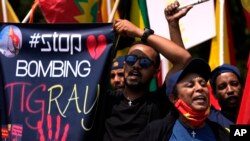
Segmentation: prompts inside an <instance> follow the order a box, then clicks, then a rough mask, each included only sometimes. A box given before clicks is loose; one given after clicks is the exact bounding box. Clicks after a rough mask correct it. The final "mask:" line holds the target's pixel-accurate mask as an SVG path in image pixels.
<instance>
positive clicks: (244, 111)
mask: <svg viewBox="0 0 250 141" xmlns="http://www.w3.org/2000/svg"><path fill="white" fill-rule="evenodd" d="M247 67H248V73H247V78H246V83H245V88H244V92H243V97H242V101H241V105H240V111H239V114H238V119H237V124H250V108H249V107H250V54H249V56H248V63H247Z"/></svg>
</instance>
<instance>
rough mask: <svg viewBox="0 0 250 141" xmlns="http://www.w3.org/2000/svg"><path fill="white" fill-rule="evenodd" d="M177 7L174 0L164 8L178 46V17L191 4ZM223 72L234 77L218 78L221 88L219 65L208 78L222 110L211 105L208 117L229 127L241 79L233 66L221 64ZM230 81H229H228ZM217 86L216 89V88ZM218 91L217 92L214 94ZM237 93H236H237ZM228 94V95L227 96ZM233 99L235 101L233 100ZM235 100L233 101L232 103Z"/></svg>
mask: <svg viewBox="0 0 250 141" xmlns="http://www.w3.org/2000/svg"><path fill="white" fill-rule="evenodd" d="M178 7H179V2H178V1H175V2H173V3H171V4H169V5H168V6H167V7H166V8H165V11H164V12H165V17H166V19H167V21H168V23H169V26H170V27H171V28H169V29H170V30H169V31H170V37H171V40H172V41H174V42H175V43H177V44H179V45H180V46H183V47H184V44H183V41H182V38H181V32H180V27H179V24H178V22H179V19H180V18H181V17H183V16H185V15H186V14H187V12H188V11H189V10H190V9H191V8H192V5H190V6H187V7H185V8H183V9H181V10H177V9H178ZM222 68H223V72H232V74H231V75H233V74H235V75H234V77H233V76H231V75H230V76H231V77H229V76H226V77H228V78H226V77H225V78H224V79H227V80H219V81H220V82H219V83H220V84H221V86H220V87H224V88H221V90H218V89H219V88H218V87H217V86H219V83H217V84H216V81H215V80H216V78H217V76H218V75H219V74H220V73H222V71H220V70H221V67H218V68H217V69H215V71H213V73H212V74H213V75H212V80H210V83H211V81H213V82H212V89H213V93H215V95H217V96H216V97H217V98H218V101H219V103H220V105H222V107H223V108H222V111H217V110H215V108H214V107H213V106H211V112H210V115H209V119H210V120H212V121H215V122H218V123H219V124H221V125H222V126H223V127H225V128H227V129H229V126H230V125H231V124H234V123H235V122H236V118H237V115H238V110H239V106H240V99H241V95H242V85H241V82H240V81H241V80H240V72H239V70H238V69H237V68H235V67H233V66H229V65H223V67H222ZM232 77H233V78H232ZM221 78H223V76H222V75H221ZM230 81H231V82H230ZM229 83H231V85H234V86H235V87H234V88H233V89H230V90H229V91H228V92H229V93H228V94H225V93H226V89H228V88H227V84H228V87H229V88H230V84H229ZM216 87H217V90H216ZM233 92H234V93H235V94H231V96H230V93H233ZM216 93H218V94H216ZM237 93H238V94H237ZM223 95H224V96H223ZM227 95H228V96H227ZM230 99H231V101H232V102H231V103H229V102H227V101H228V100H230ZM234 99H235V101H233V100H234ZM234 102H235V103H234Z"/></svg>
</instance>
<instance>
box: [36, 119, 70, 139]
mask: <svg viewBox="0 0 250 141" xmlns="http://www.w3.org/2000/svg"><path fill="white" fill-rule="evenodd" d="M47 128H48V137H47V138H46V140H49V141H59V133H60V128H61V117H60V116H59V115H57V117H56V132H55V136H54V139H52V136H53V132H52V119H51V115H47ZM37 129H38V133H39V140H40V141H45V135H44V131H43V126H42V121H41V120H39V121H38V122H37ZM68 131H69V124H66V125H65V127H64V131H63V135H62V137H61V140H60V141H66V138H67V135H68Z"/></svg>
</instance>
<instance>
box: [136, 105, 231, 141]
mask: <svg viewBox="0 0 250 141" xmlns="http://www.w3.org/2000/svg"><path fill="white" fill-rule="evenodd" d="M177 119H178V111H177V110H176V109H171V111H170V112H169V113H168V115H167V116H166V117H165V118H163V119H160V120H156V121H153V122H151V123H150V124H149V125H148V126H147V127H146V128H145V130H144V131H143V132H142V133H141V134H140V136H139V138H138V141H167V140H169V138H170V136H171V135H172V131H173V126H174V124H175V121H176V120H177ZM206 122H207V124H208V125H209V126H210V128H211V129H212V131H213V132H214V135H215V138H216V140H217V141H229V132H228V131H227V130H225V129H224V128H223V127H222V126H220V125H219V124H218V123H216V122H212V121H210V120H208V119H207V120H206Z"/></svg>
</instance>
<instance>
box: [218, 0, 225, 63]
mask: <svg viewBox="0 0 250 141" xmlns="http://www.w3.org/2000/svg"><path fill="white" fill-rule="evenodd" d="M219 3H220V25H219V30H220V35H219V36H220V37H219V40H220V41H219V43H220V44H219V47H220V49H219V50H220V57H219V58H220V61H219V64H220V65H222V64H223V63H224V5H225V1H224V0H219Z"/></svg>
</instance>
